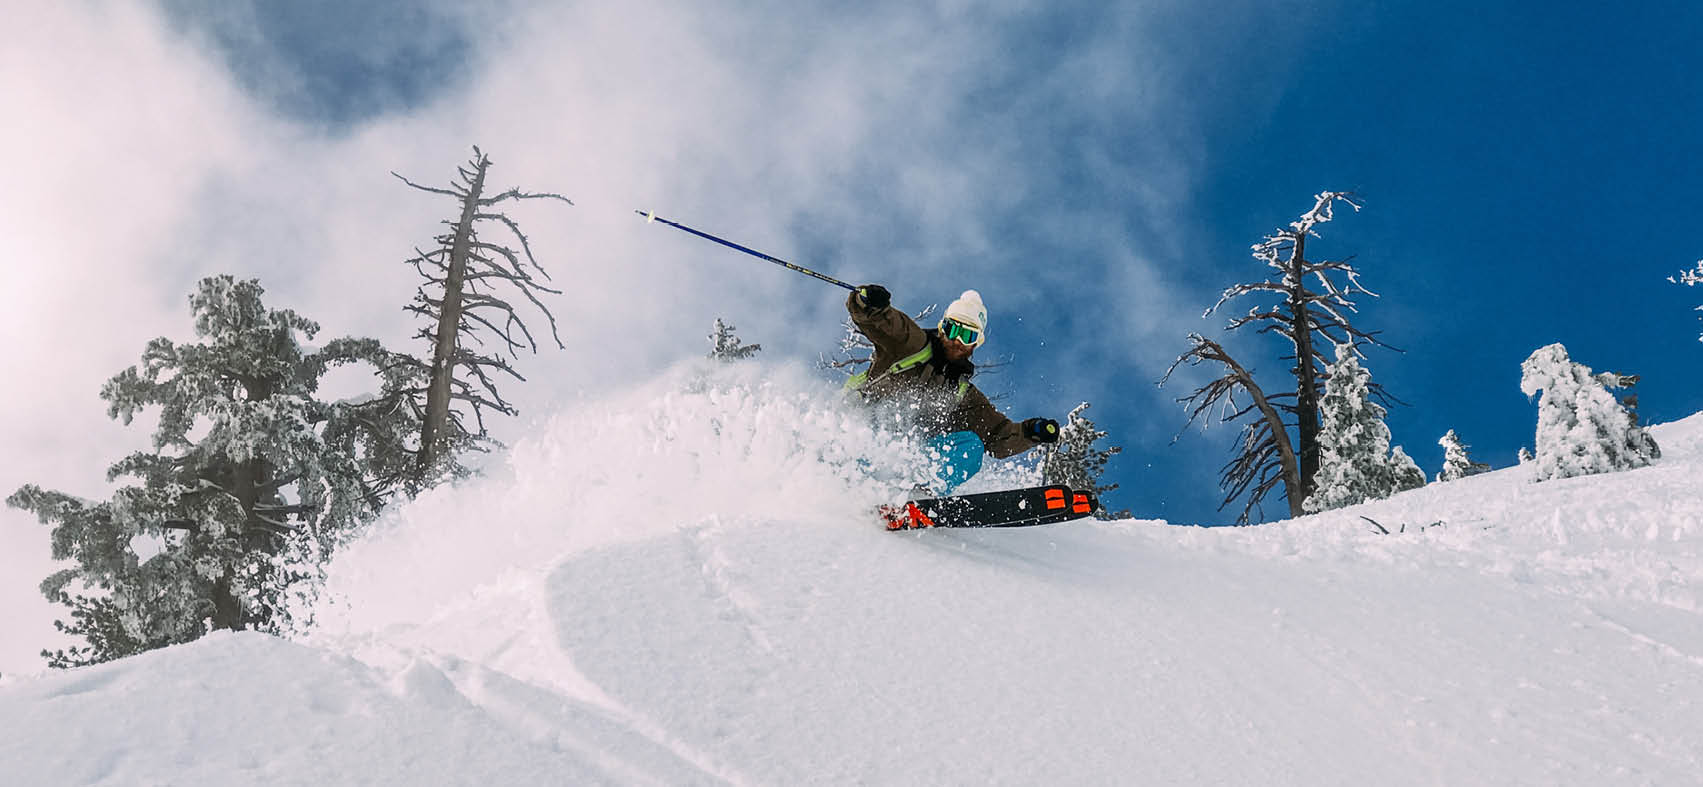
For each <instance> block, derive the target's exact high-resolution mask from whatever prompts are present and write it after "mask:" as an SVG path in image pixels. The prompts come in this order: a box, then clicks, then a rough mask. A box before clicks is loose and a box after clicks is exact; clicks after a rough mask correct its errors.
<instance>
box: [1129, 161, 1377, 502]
mask: <svg viewBox="0 0 1703 787" xmlns="http://www.w3.org/2000/svg"><path fill="white" fill-rule="evenodd" d="M1337 203H1342V204H1345V205H1348V206H1349V207H1351V208H1353V209H1354V210H1359V209H1360V204H1359V203H1358V202H1356V201H1355V197H1354V195H1352V194H1350V193H1347V192H1337V191H1327V192H1323V193H1320V194H1318V195H1317V196H1316V197H1315V198H1314V204H1313V207H1312V209H1311V210H1309V211H1307V212H1306V213H1304V214H1302V215H1301V217H1300V218H1299V219H1298V220H1296V221H1293V222H1290V224H1289V226H1288V227H1287V228H1282V229H1279V230H1278V231H1277V232H1276V233H1274V234H1271V235H1268V236H1266V238H1265V239H1264V240H1263V241H1261V242H1259V243H1256V244H1254V245H1253V247H1252V248H1253V256H1254V258H1255V259H1257V260H1259V261H1260V262H1261V263H1263V264H1264V266H1265V268H1266V272H1267V275H1266V278H1265V279H1264V280H1262V281H1258V282H1253V283H1249V284H1237V285H1234V286H1232V287H1230V288H1229V289H1226V290H1225V291H1224V293H1223V295H1221V296H1220V297H1219V300H1218V303H1216V304H1215V305H1213V307H1212V308H1210V309H1208V310H1207V312H1206V313H1207V314H1208V315H1210V314H1212V313H1213V312H1215V311H1217V310H1218V309H1219V308H1222V307H1223V306H1225V305H1226V304H1227V303H1229V302H1230V301H1233V300H1238V299H1243V298H1259V299H1263V302H1261V303H1258V304H1256V305H1255V306H1253V307H1251V308H1250V309H1249V310H1248V312H1247V313H1246V314H1244V315H1241V316H1239V317H1235V318H1233V319H1231V320H1230V323H1229V325H1228V326H1227V330H1230V331H1235V330H1238V329H1241V328H1244V327H1247V326H1250V325H1252V326H1257V330H1256V333H1259V334H1262V335H1275V336H1278V337H1281V339H1282V342H1281V344H1280V345H1279V347H1280V348H1281V353H1282V354H1281V355H1280V359H1281V360H1282V361H1284V362H1287V363H1288V364H1290V366H1289V370H1288V371H1289V377H1290V379H1289V380H1288V381H1286V383H1285V385H1284V386H1283V387H1282V388H1277V389H1265V388H1262V387H1261V386H1260V385H1258V384H1257V382H1256V381H1255V380H1254V377H1253V375H1252V373H1251V372H1250V368H1251V367H1249V366H1247V365H1245V364H1242V363H1240V362H1238V361H1237V360H1235V359H1234V358H1233V357H1231V355H1230V353H1229V352H1228V351H1227V350H1225V348H1224V346H1223V345H1222V344H1220V343H1218V342H1215V341H1211V340H1208V339H1206V338H1205V337H1202V336H1200V335H1199V334H1190V335H1189V342H1190V348H1189V351H1188V352H1186V353H1184V354H1183V355H1182V356H1180V357H1179V358H1178V359H1177V360H1176V362H1175V363H1173V364H1172V365H1171V370H1170V371H1168V372H1166V374H1165V379H1169V378H1170V376H1171V373H1172V372H1174V371H1176V369H1177V367H1178V366H1179V365H1181V364H1184V363H1187V364H1189V365H1191V366H1194V365H1199V364H1201V363H1204V362H1207V361H1212V362H1216V363H1218V364H1220V365H1221V366H1222V367H1223V369H1224V373H1223V375H1222V376H1220V377H1219V378H1217V379H1216V380H1213V381H1212V382H1210V383H1208V384H1206V385H1205V386H1202V387H1201V388H1198V389H1196V390H1195V391H1194V392H1193V393H1191V394H1190V395H1189V396H1186V397H1183V398H1182V399H1180V400H1179V401H1181V402H1183V403H1184V405H1185V406H1187V407H1189V408H1190V417H1189V422H1190V423H1193V422H1194V421H1195V420H1196V419H1197V418H1199V417H1200V416H1201V415H1202V414H1203V413H1205V412H1207V411H1209V410H1212V409H1214V408H1218V409H1219V413H1220V415H1219V420H1220V421H1221V422H1229V421H1236V420H1239V419H1242V418H1244V417H1249V416H1252V417H1251V418H1249V422H1248V423H1247V425H1246V426H1244V428H1243V434H1242V439H1241V440H1240V441H1239V442H1238V444H1237V446H1236V448H1235V449H1234V453H1233V455H1232V458H1231V460H1230V461H1229V462H1228V463H1227V464H1225V466H1224V469H1223V470H1222V471H1221V473H1220V485H1221V486H1222V487H1223V488H1224V489H1225V490H1226V495H1225V498H1224V505H1226V506H1227V505H1229V504H1230V503H1231V502H1233V501H1234V500H1236V499H1237V498H1239V497H1241V496H1243V495H1244V494H1246V495H1247V501H1246V503H1245V504H1244V506H1243V508H1242V513H1241V516H1240V518H1239V521H1241V522H1246V521H1248V519H1249V515H1250V512H1251V511H1253V510H1254V509H1255V508H1257V507H1259V506H1260V503H1261V501H1262V500H1263V499H1264V497H1265V495H1267V494H1268V493H1270V492H1271V491H1272V490H1274V489H1275V488H1276V487H1277V485H1278V484H1280V483H1281V484H1282V485H1283V488H1284V497H1285V498H1286V499H1287V501H1288V505H1289V514H1290V515H1291V516H1299V515H1300V514H1302V513H1303V512H1304V506H1303V502H1304V500H1305V499H1306V498H1307V496H1308V495H1310V494H1311V493H1312V492H1313V490H1314V489H1316V488H1317V482H1318V478H1317V476H1318V475H1319V472H1320V466H1321V462H1322V450H1321V449H1322V443H1321V438H1320V430H1321V429H1322V428H1323V425H1322V422H1321V418H1320V404H1319V402H1320V399H1321V397H1322V396H1323V392H1324V378H1325V373H1324V369H1325V367H1327V366H1328V365H1329V360H1328V359H1327V358H1326V357H1325V355H1324V348H1325V347H1327V346H1329V345H1335V344H1348V345H1350V346H1351V347H1354V348H1359V347H1361V346H1363V345H1366V344H1377V345H1383V342H1382V341H1380V340H1379V339H1378V332H1376V331H1364V330H1361V329H1360V328H1359V327H1357V326H1356V325H1355V324H1354V323H1353V321H1352V320H1351V316H1352V315H1356V314H1357V313H1358V307H1357V302H1356V298H1357V297H1358V296H1360V295H1370V296H1374V297H1375V296H1376V293H1374V292H1372V291H1371V290H1368V289H1366V288H1365V287H1363V286H1362V285H1361V283H1360V273H1359V271H1358V270H1357V269H1356V268H1355V267H1354V266H1353V265H1352V264H1350V260H1347V259H1341V260H1325V259H1317V258H1309V257H1308V256H1307V255H1308V252H1307V241H1308V239H1309V238H1317V237H1319V235H1318V229H1317V228H1318V227H1319V226H1320V225H1322V224H1325V223H1327V222H1329V221H1331V220H1333V219H1334V218H1335V206H1336V204H1337ZM1161 382H1163V380H1161ZM1291 386H1292V387H1291ZM1370 390H1371V394H1372V396H1373V397H1375V398H1377V399H1378V400H1379V401H1383V402H1391V401H1394V399H1393V398H1392V397H1389V396H1388V395H1387V394H1386V393H1385V392H1384V390H1383V388H1382V387H1381V386H1378V385H1377V384H1375V383H1374V384H1372V386H1371V388H1370Z"/></svg>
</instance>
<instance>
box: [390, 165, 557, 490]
mask: <svg viewBox="0 0 1703 787" xmlns="http://www.w3.org/2000/svg"><path fill="white" fill-rule="evenodd" d="M490 168H491V158H490V156H487V155H485V153H484V152H482V151H480V150H479V148H477V147H475V148H473V158H472V160H470V161H469V162H468V163H467V164H466V165H464V166H462V167H461V168H460V170H459V174H460V178H459V180H457V181H456V182H454V183H452V184H450V186H449V187H448V188H432V187H429V186H422V185H420V184H418V183H415V182H413V181H411V180H408V179H407V178H404V177H402V176H401V175H396V173H394V172H393V173H391V174H392V175H396V177H397V178H398V179H399V180H401V181H402V182H403V183H406V184H408V185H409V186H412V187H414V188H416V189H419V190H421V191H425V192H429V193H432V194H439V195H443V196H446V197H449V198H451V199H453V200H454V201H455V204H456V210H457V214H456V218H455V219H454V220H451V221H445V222H444V224H445V225H446V226H448V228H449V229H448V230H447V231H446V232H445V233H444V234H442V235H439V236H438V237H437V238H435V239H434V240H435V242H436V243H437V248H436V249H435V250H433V251H429V252H426V251H420V252H418V253H417V256H415V257H414V258H413V259H410V260H408V262H409V264H411V265H413V266H414V269H415V270H416V271H418V272H419V274H420V277H421V278H423V279H425V283H424V284H422V285H421V286H420V289H419V291H418V292H417V293H416V294H415V296H414V302H413V303H412V304H410V305H409V306H408V307H407V309H408V310H409V311H411V312H414V313H415V314H418V315H420V316H421V317H424V318H425V319H426V321H427V325H425V326H424V327H422V328H421V329H420V331H419V334H418V337H419V338H421V339H424V340H426V341H427V342H430V344H431V347H432V353H431V357H430V358H429V359H421V358H413V357H410V356H405V355H404V356H397V361H398V363H399V366H398V367H397V368H396V369H395V370H394V371H393V373H392V374H391V375H390V379H389V381H388V382H389V383H390V385H389V386H388V387H387V389H386V391H385V394H384V398H385V399H387V400H390V401H394V402H398V406H405V407H407V408H409V409H411V410H412V411H414V416H413V417H414V418H415V419H416V420H417V421H418V422H419V425H420V434H419V438H418V441H417V445H416V446H415V450H416V452H417V456H416V461H415V465H414V467H413V469H412V471H411V472H410V473H407V474H404V476H403V477H402V478H400V479H399V480H400V481H401V482H402V483H403V485H404V486H405V488H406V489H407V490H408V491H410V492H413V491H417V490H418V489H419V488H421V487H423V486H430V485H431V484H433V483H436V482H437V481H439V480H442V479H444V478H456V477H462V476H465V475H466V474H467V472H468V470H467V468H466V467H465V466H463V465H462V464H461V461H460V459H459V457H460V456H461V455H462V454H465V453H466V452H468V451H484V450H489V448H490V447H491V446H492V445H494V444H495V441H494V440H492V439H491V437H490V435H489V433H488V432H487V431H486V428H485V411H487V410H490V411H493V412H497V413H501V414H503V415H515V414H516V410H515V408H514V406H513V405H511V404H509V402H508V400H506V399H504V398H503V395H502V392H501V391H500V390H499V389H498V387H497V379H498V377H499V376H505V377H509V378H512V379H514V380H521V381H524V380H525V379H526V378H524V377H522V376H521V375H520V372H518V371H516V370H515V368H514V366H513V365H512V364H511V363H510V361H511V360H513V359H516V358H518V351H519V350H521V349H530V350H532V351H533V352H537V351H538V342H537V341H536V340H535V338H534V337H533V335H532V330H531V329H530V328H529V327H527V324H526V321H525V320H524V319H522V317H521V315H520V311H519V310H517V309H516V307H515V306H514V304H512V303H510V302H509V300H508V298H509V297H512V296H510V295H507V294H506V293H518V294H520V295H521V296H522V297H524V298H526V299H527V300H528V301H530V302H531V303H532V305H533V307H534V308H535V309H536V310H537V311H538V312H539V313H541V314H543V315H544V317H545V319H546V320H548V321H549V324H550V336H551V338H552V339H554V340H555V342H556V346H557V347H564V345H563V344H562V338H561V336H560V335H559V334H558V333H557V332H556V316H555V315H554V314H552V313H551V312H550V309H549V308H548V307H546V306H545V305H544V303H543V301H541V300H539V297H538V296H539V295H540V294H544V293H548V294H552V295H560V294H561V291H559V290H554V289H551V288H549V287H547V286H545V285H544V284H543V283H542V282H541V281H540V280H539V279H538V278H536V277H535V276H534V274H536V275H537V276H541V277H543V279H545V280H548V279H549V278H550V275H549V274H548V273H546V272H545V271H544V268H543V267H542V266H540V265H539V264H538V260H537V259H535V258H534V257H533V255H532V246H531V244H529V243H528V242H527V239H526V236H525V235H524V234H522V233H521V231H520V225H518V224H516V223H515V221H514V220H513V219H511V218H509V217H508V216H507V215H506V214H503V213H499V212H496V206H498V205H500V204H503V203H508V202H514V201H520V200H532V199H548V200H558V201H561V202H565V203H567V204H569V205H572V204H573V202H572V201H571V200H569V199H568V198H567V197H563V196H562V195H560V194H533V193H528V192H523V191H521V190H519V189H512V188H511V189H509V190H508V191H504V192H501V193H497V194H495V195H490V194H488V193H487V192H486V188H485V176H486V175H487V174H488V171H489V170H490ZM493 224H494V225H499V229H502V230H507V233H508V236H509V237H511V238H512V239H513V241H514V242H515V243H516V245H518V246H519V248H518V249H516V248H512V247H510V246H506V245H503V244H501V243H492V242H489V241H487V240H485V239H484V238H483V237H481V236H480V234H479V232H480V230H481V228H483V227H485V226H488V225H493ZM487 341H489V342H490V343H491V344H493V345H495V346H496V347H497V350H496V351H495V352H483V351H481V349H480V348H483V347H484V346H485V345H486V343H487ZM469 419H471V421H470V420H469Z"/></svg>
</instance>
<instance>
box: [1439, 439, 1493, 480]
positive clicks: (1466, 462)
mask: <svg viewBox="0 0 1703 787" xmlns="http://www.w3.org/2000/svg"><path fill="white" fill-rule="evenodd" d="M1437 445H1440V446H1442V447H1443V469H1442V471H1441V472H1439V473H1437V480H1438V481H1455V480H1459V479H1462V478H1466V477H1467V476H1471V475H1478V474H1479V473H1483V472H1485V471H1488V470H1489V469H1490V465H1487V464H1483V463H1481V462H1474V461H1472V457H1471V456H1469V455H1468V453H1467V448H1468V446H1466V445H1464V444H1462V443H1461V438H1460V436H1459V435H1457V434H1455V430H1453V429H1450V430H1449V432H1448V434H1445V435H1443V436H1442V437H1441V438H1439V439H1438V440H1437Z"/></svg>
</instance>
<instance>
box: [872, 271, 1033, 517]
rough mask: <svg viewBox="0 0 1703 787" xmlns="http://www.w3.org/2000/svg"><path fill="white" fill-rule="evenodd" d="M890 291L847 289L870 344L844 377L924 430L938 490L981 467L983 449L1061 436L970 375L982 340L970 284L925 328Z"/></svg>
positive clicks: (981, 319) (1010, 449)
mask: <svg viewBox="0 0 1703 787" xmlns="http://www.w3.org/2000/svg"><path fill="white" fill-rule="evenodd" d="M892 300H893V296H892V293H890V292H888V291H887V288H885V287H883V286H881V285H879V284H866V285H864V286H862V287H859V288H857V289H855V290H853V291H852V293H851V295H850V296H849V297H848V298H847V299H846V310H847V311H849V312H850V313H851V318H852V324H853V325H855V326H856V327H857V330H858V332H859V333H862V334H863V335H864V336H865V337H868V339H869V341H870V343H872V344H874V345H875V355H874V357H872V358H871V359H870V363H869V368H868V369H866V370H865V371H864V372H863V373H861V374H858V375H854V376H853V377H852V378H851V379H850V380H848V381H846V388H847V389H849V390H855V391H858V392H859V393H861V394H862V395H863V396H864V397H865V399H866V400H867V401H869V402H871V403H872V404H875V405H876V406H878V407H882V408H897V409H899V410H900V411H901V412H902V413H903V414H902V415H901V416H899V417H902V418H904V419H906V420H908V421H909V423H911V424H913V425H914V426H915V428H917V429H919V431H920V432H921V433H922V434H923V435H924V436H925V437H926V439H927V446H928V449H929V453H930V455H931V456H932V458H933V459H934V460H935V461H936V467H935V485H934V489H933V490H932V491H933V492H934V493H936V494H948V493H950V492H951V491H952V490H953V489H954V488H956V487H957V486H958V485H960V484H962V483H964V482H965V481H968V480H969V479H970V477H971V476H974V475H975V474H976V473H977V472H978V471H980V470H981V469H982V454H984V453H987V454H992V455H993V457H994V458H995V459H1004V458H1006V457H1009V456H1015V455H1017V454H1020V453H1022V452H1024V451H1027V450H1029V449H1030V448H1033V447H1035V446H1036V445H1038V444H1041V443H1053V442H1057V441H1058V422H1057V421H1054V420H1052V419H1051V418H1030V419H1028V420H1026V421H1023V422H1022V423H1016V422H1013V421H1012V420H1011V419H1009V418H1006V417H1005V416H1004V415H1002V414H1001V413H1000V412H999V410H997V409H995V408H994V406H993V403H992V402H989V401H988V398H987V396H986V395H984V394H983V393H982V392H981V391H980V390H978V389H977V388H976V386H975V385H974V384H972V383H971V382H970V377H971V375H974V374H975V372H976V364H975V363H974V362H973V361H971V360H970V356H971V355H973V354H974V353H975V351H976V348H977V347H980V346H981V345H982V342H984V341H986V340H987V322H988V320H987V307H986V306H984V305H982V296H981V294H980V293H978V292H976V291H975V290H965V291H964V294H963V295H960V296H958V299H957V300H955V301H953V302H952V304H951V305H950V306H947V307H946V313H945V314H944V315H943V316H942V317H941V319H940V324H939V325H938V326H937V327H936V328H934V329H932V330H925V329H923V328H921V327H920V326H918V325H917V323H916V321H915V320H913V319H911V318H910V316H909V315H906V314H905V313H904V312H902V311H900V310H898V309H894V308H892Z"/></svg>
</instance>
